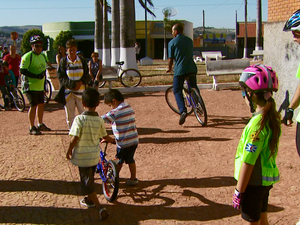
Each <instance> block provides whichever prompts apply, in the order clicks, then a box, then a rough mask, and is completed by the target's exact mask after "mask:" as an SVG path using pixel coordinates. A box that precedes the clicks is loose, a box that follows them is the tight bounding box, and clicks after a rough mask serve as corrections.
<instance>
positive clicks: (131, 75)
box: [120, 68, 142, 87]
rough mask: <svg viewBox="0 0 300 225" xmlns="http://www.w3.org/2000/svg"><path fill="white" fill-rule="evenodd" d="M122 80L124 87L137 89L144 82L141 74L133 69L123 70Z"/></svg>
mask: <svg viewBox="0 0 300 225" xmlns="http://www.w3.org/2000/svg"><path fill="white" fill-rule="evenodd" d="M120 78H121V84H122V85H123V86H124V87H137V86H139V84H140V83H141V81H142V75H141V73H140V72H139V71H138V70H136V69H133V68H130V69H127V70H123V72H122V73H121V76H120Z"/></svg>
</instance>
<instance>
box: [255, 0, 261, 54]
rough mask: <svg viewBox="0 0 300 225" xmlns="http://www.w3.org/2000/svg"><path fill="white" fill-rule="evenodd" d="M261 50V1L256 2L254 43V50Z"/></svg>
mask: <svg viewBox="0 0 300 225" xmlns="http://www.w3.org/2000/svg"><path fill="white" fill-rule="evenodd" d="M261 49H262V22H261V0H257V19H256V43H255V50H261Z"/></svg>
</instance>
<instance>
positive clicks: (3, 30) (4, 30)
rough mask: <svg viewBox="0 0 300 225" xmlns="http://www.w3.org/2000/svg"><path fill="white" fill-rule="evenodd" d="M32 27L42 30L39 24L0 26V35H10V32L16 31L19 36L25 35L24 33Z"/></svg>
mask: <svg viewBox="0 0 300 225" xmlns="http://www.w3.org/2000/svg"><path fill="white" fill-rule="evenodd" d="M31 29H39V30H42V26H39V25H28V26H4V27H0V36H1V37H10V33H11V32H13V31H16V32H17V33H18V34H19V36H21V37H22V36H23V34H24V33H25V32H26V31H28V30H31Z"/></svg>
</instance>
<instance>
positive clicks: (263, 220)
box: [260, 212, 269, 225]
mask: <svg viewBox="0 0 300 225" xmlns="http://www.w3.org/2000/svg"><path fill="white" fill-rule="evenodd" d="M260 225H269V221H268V214H267V212H264V213H261V214H260Z"/></svg>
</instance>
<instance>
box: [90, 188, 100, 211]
mask: <svg viewBox="0 0 300 225" xmlns="http://www.w3.org/2000/svg"><path fill="white" fill-rule="evenodd" d="M87 198H88V200H89V201H93V202H94V204H95V206H96V207H97V208H100V207H101V204H100V202H99V199H98V197H97V193H96V191H95V192H93V193H91V194H89V195H88V197H87Z"/></svg>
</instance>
